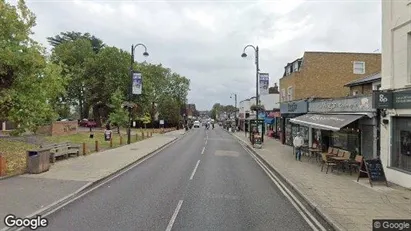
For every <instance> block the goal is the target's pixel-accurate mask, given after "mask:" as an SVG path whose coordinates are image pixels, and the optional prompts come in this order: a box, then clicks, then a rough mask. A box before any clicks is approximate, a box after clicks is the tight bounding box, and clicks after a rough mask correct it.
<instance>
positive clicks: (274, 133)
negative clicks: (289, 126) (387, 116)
mask: <svg viewBox="0 0 411 231" xmlns="http://www.w3.org/2000/svg"><path fill="white" fill-rule="evenodd" d="M280 117H281V113H280V110H279V109H277V110H276V111H271V112H269V113H268V115H267V117H266V118H265V124H266V126H267V130H266V131H267V135H268V136H269V137H273V138H275V139H279V135H278V131H279V130H280Z"/></svg>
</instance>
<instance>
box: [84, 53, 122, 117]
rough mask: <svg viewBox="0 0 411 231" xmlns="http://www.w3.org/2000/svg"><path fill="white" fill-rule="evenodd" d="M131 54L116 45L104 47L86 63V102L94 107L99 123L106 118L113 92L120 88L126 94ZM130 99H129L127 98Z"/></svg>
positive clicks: (94, 115) (94, 114)
mask: <svg viewBox="0 0 411 231" xmlns="http://www.w3.org/2000/svg"><path fill="white" fill-rule="evenodd" d="M129 62H130V55H129V54H128V53H127V52H125V51H123V50H121V49H118V48H116V47H108V46H106V47H104V48H103V49H102V50H101V51H100V52H99V53H98V54H97V55H95V56H93V58H92V59H88V60H87V62H86V64H85V75H86V76H87V79H86V80H85V87H84V89H85V94H84V99H85V104H86V105H89V106H90V107H91V108H92V109H93V117H94V119H95V121H98V123H102V121H100V120H106V119H107V118H108V113H109V111H110V108H109V107H108V105H109V104H110V98H111V95H112V94H113V92H115V91H116V90H119V91H121V92H122V94H123V95H124V96H125V95H127V94H128V90H129V89H128V88H129V86H130V85H129V84H130V66H129V65H130V64H129ZM127 100H128V99H127Z"/></svg>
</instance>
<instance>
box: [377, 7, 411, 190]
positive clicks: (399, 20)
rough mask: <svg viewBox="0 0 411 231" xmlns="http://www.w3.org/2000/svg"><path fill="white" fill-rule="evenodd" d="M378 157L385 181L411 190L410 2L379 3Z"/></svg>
mask: <svg viewBox="0 0 411 231" xmlns="http://www.w3.org/2000/svg"><path fill="white" fill-rule="evenodd" d="M381 4H382V72H381V75H382V80H381V91H380V92H376V93H374V94H375V97H376V99H375V107H376V108H377V109H379V111H380V114H381V123H380V139H381V140H380V141H381V154H380V158H381V161H382V164H383V166H384V170H385V173H386V175H387V180H389V181H391V182H393V183H395V184H398V185H401V186H403V187H406V188H411V1H409V0H408V1H393V0H390V1H382V3H381Z"/></svg>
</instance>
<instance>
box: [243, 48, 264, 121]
mask: <svg viewBox="0 0 411 231" xmlns="http://www.w3.org/2000/svg"><path fill="white" fill-rule="evenodd" d="M249 47H251V48H253V49H254V51H255V105H256V108H257V110H256V119H257V120H256V124H257V129H258V113H259V111H258V103H259V100H258V74H259V71H260V67H259V66H260V64H259V54H258V46H256V47H254V46H253V45H247V46H245V47H244V50H243V53H242V54H241V57H243V58H245V57H247V54H246V53H245V50H246V49H247V48H249Z"/></svg>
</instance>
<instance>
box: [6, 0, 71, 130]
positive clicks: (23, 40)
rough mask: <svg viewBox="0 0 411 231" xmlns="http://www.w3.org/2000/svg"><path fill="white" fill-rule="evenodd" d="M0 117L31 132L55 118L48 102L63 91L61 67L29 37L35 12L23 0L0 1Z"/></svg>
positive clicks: (33, 23)
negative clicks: (46, 55) (15, 4)
mask: <svg viewBox="0 0 411 231" xmlns="http://www.w3.org/2000/svg"><path fill="white" fill-rule="evenodd" d="M0 15H2V17H0V25H1V30H0V117H2V118H5V119H8V120H10V121H12V122H14V123H15V124H17V125H18V129H16V130H15V131H14V133H15V134H20V133H22V132H24V131H26V130H27V129H28V130H30V131H33V132H36V131H37V128H38V127H39V126H41V125H44V124H47V123H49V122H51V121H53V120H55V118H56V113H55V112H54V109H53V105H52V104H51V103H50V102H51V101H52V100H53V99H55V98H57V97H58V96H59V95H62V94H64V81H63V80H62V78H61V71H62V69H61V67H60V66H59V65H58V64H52V63H50V62H47V61H46V59H45V58H44V48H42V47H41V46H40V45H39V44H38V43H37V42H35V41H34V40H32V39H31V38H30V35H31V34H32V28H33V27H34V26H35V25H36V22H35V19H36V18H35V15H34V14H33V13H32V12H31V11H30V10H29V9H28V8H27V6H26V4H25V2H24V1H23V0H19V1H18V4H17V6H16V7H14V6H12V5H10V4H8V3H5V1H0Z"/></svg>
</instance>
